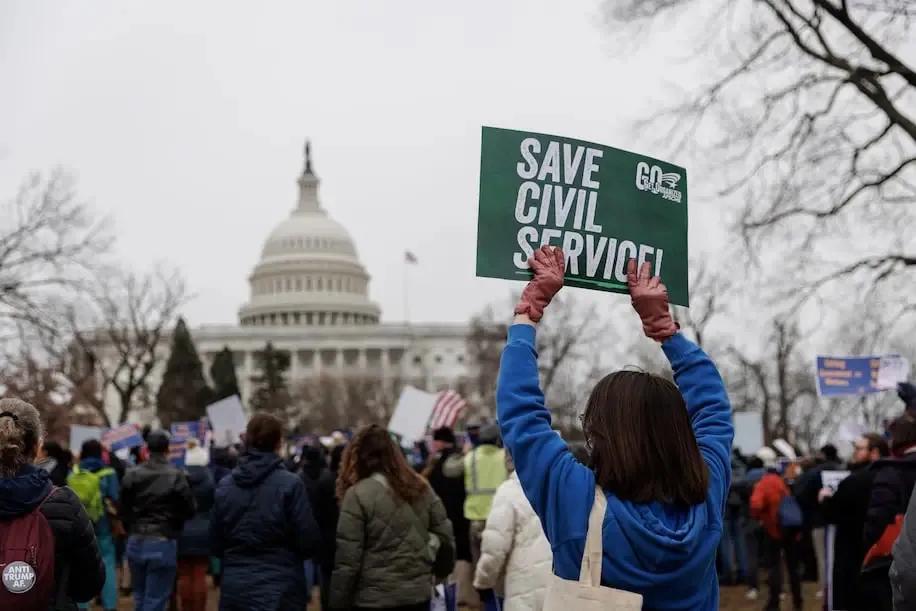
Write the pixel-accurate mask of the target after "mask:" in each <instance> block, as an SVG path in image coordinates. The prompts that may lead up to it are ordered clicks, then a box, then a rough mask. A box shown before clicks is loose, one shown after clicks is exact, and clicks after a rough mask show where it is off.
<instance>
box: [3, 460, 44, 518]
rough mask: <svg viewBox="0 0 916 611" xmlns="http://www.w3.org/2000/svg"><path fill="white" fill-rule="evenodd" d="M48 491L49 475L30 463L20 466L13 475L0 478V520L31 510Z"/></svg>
mask: <svg viewBox="0 0 916 611" xmlns="http://www.w3.org/2000/svg"><path fill="white" fill-rule="evenodd" d="M50 492H51V476H50V475H49V474H48V472H47V471H45V470H44V469H40V468H38V467H35V466H32V465H25V466H24V467H22V469H20V470H19V473H17V474H16V476H15V477H9V478H7V477H3V478H0V520H9V519H11V518H15V517H17V516H21V515H24V514H26V513H28V512H30V511H32V510H33V509H35V508H36V507H37V506H38V505H39V504H40V503H41V502H42V501H43V500H44V499H45V497H46V496H48V494H50Z"/></svg>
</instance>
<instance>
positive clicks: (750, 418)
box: [732, 412, 763, 456]
mask: <svg viewBox="0 0 916 611" xmlns="http://www.w3.org/2000/svg"><path fill="white" fill-rule="evenodd" d="M732 417H733V418H734V420H735V440H734V442H733V443H732V446H733V447H735V448H738V449H739V450H741V453H742V454H743V455H745V456H751V455H753V454H755V453H756V452H757V450H759V449H760V448H762V447H763V416H762V415H761V414H760V412H734V413H733V414H732Z"/></svg>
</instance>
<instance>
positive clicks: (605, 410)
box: [496, 247, 734, 611]
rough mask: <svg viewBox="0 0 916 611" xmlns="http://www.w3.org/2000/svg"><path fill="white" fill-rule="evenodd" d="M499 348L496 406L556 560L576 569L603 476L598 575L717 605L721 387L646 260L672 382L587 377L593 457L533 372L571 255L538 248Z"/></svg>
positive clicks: (648, 301)
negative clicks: (551, 405) (582, 451)
mask: <svg viewBox="0 0 916 611" xmlns="http://www.w3.org/2000/svg"><path fill="white" fill-rule="evenodd" d="M529 262H530V264H531V267H532V269H533V271H534V278H533V279H532V281H531V282H530V283H529V284H528V286H527V287H526V289H525V291H524V292H523V293H522V297H521V300H520V301H519V304H518V306H516V309H515V314H516V317H515V324H514V325H513V326H512V327H511V328H510V330H509V338H508V342H507V344H506V348H505V350H504V352H503V357H502V362H501V365H500V371H499V381H498V387H497V396H496V402H497V410H498V416H499V423H500V427H501V429H502V434H503V439H504V441H505V444H506V446H507V447H508V448H509V451H510V452H511V454H512V456H513V457H514V459H515V464H516V470H517V472H518V477H519V480H520V481H521V483H522V488H523V489H524V491H525V494H526V496H527V497H528V499H529V500H530V501H531V505H532V507H533V508H534V510H535V511H536V512H537V514H538V515H539V516H540V518H541V521H542V523H543V525H544V530H545V533H546V535H547V539H548V540H549V541H550V545H551V548H552V550H553V556H554V572H555V573H556V574H557V576H559V577H561V578H563V579H569V580H576V579H578V577H579V571H580V566H581V563H582V554H583V550H584V546H585V537H586V533H587V529H588V517H589V512H590V511H591V507H592V502H593V500H594V497H595V485H596V484H598V485H600V486H601V489H602V490H603V491H604V493H605V495H606V497H607V511H606V513H605V517H604V524H603V533H602V539H603V544H604V545H603V548H604V557H603V561H602V570H601V582H602V585H605V586H609V587H613V588H618V589H621V590H627V591H630V592H636V593H639V594H641V595H642V596H643V604H644V608H645V609H691V610H694V609H695V610H703V611H707V610H708V611H712V610H714V609H718V606H719V604H718V601H719V589H718V583H717V580H716V562H715V558H716V548H717V546H718V544H719V538H720V536H721V532H722V514H723V509H724V501H725V494H726V492H727V490H728V486H729V479H730V476H731V469H730V463H729V456H730V453H731V443H732V438H733V437H734V428H733V426H732V423H731V408H730V406H729V402H728V397H727V395H726V392H725V386H724V384H723V383H722V379H721V377H720V376H719V372H718V371H717V370H716V367H715V365H714V364H713V362H712V361H711V360H710V359H709V357H708V356H707V355H706V354H705V353H704V352H703V351H702V350H701V349H700V348H699V347H698V346H696V345H695V344H693V343H692V342H690V341H689V340H688V339H687V338H685V337H684V336H682V335H681V334H680V333H679V332H678V328H677V325H675V324H674V322H673V320H672V319H671V315H670V313H669V311H668V294H667V290H666V289H665V286H664V285H663V284H662V283H661V281H660V279H659V278H658V277H655V278H650V270H649V265H648V264H645V265H643V266H642V268H641V269H640V270H639V272H638V273H637V270H636V262H635V261H630V262H629V264H628V268H627V271H628V274H627V275H628V284H629V287H630V295H631V298H632V301H633V306H634V308H635V310H636V312H637V314H639V316H640V318H641V319H642V324H643V331H644V332H645V334H646V336H648V337H649V338H651V339H654V340H656V341H658V342H659V343H660V344H661V347H662V350H663V351H664V353H665V355H666V356H667V357H668V360H669V361H670V362H671V367H672V369H673V370H674V379H675V382H676V383H677V386H675V385H674V384H671V383H670V382H668V381H667V380H665V379H664V378H661V377H659V376H655V375H651V374H647V373H641V372H634V371H619V372H616V373H612V374H610V375H609V376H607V377H606V378H604V379H603V380H601V381H600V382H599V383H598V384H597V385H596V386H595V388H594V389H593V390H592V393H591V397H590V398H589V400H588V404H587V406H586V410H585V414H584V416H583V432H584V434H585V438H586V440H587V443H588V446H589V449H590V452H591V467H590V468H589V467H585V466H583V465H582V464H580V463H579V462H577V461H576V460H575V458H574V457H573V455H572V454H571V453H570V452H569V450H568V449H567V447H566V444H565V443H564V442H563V440H562V439H560V437H558V436H557V434H556V433H555V432H554V431H553V430H552V429H551V420H550V413H549V412H548V410H547V407H546V406H545V404H544V394H543V392H542V391H541V389H540V385H539V381H538V363H537V351H536V347H535V346H536V343H535V334H536V327H537V323H538V321H539V320H540V319H541V316H542V315H543V312H544V308H545V307H546V306H547V304H549V302H550V300H551V299H552V298H553V296H554V295H555V294H556V293H557V291H559V290H560V288H561V287H562V286H563V276H564V272H565V256H564V254H563V252H562V251H561V250H559V249H552V248H550V247H545V248H542V249H541V250H539V251H537V252H536V253H535V255H534V256H533V257H531V258H530V259H529Z"/></svg>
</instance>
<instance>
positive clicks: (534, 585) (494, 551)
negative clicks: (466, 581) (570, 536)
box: [474, 473, 572, 611]
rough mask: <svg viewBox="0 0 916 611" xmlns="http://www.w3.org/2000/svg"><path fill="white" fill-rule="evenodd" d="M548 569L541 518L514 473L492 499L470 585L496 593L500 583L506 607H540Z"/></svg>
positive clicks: (535, 610)
mask: <svg viewBox="0 0 916 611" xmlns="http://www.w3.org/2000/svg"><path fill="white" fill-rule="evenodd" d="M552 570H553V555H552V554H551V552H550V544H549V543H548V542H547V537H545V536H544V530H543V529H542V528H541V521H540V520H539V519H538V517H537V514H535V513H534V509H532V508H531V503H529V502H528V499H527V498H526V497H525V493H524V492H522V486H521V484H520V483H519V481H518V477H517V476H516V475H515V473H513V474H512V475H511V476H510V477H509V479H507V480H506V481H505V482H503V483H502V484H500V486H499V488H498V489H497V490H496V495H495V496H494V497H493V509H491V510H490V516H489V517H488V518H487V526H486V529H485V530H484V532H483V542H482V544H481V548H480V561H479V562H478V563H477V572H476V573H475V574H474V587H475V588H477V589H479V590H487V589H491V588H492V589H495V590H497V592H499V591H500V590H502V588H501V584H502V583H503V581H504V582H505V588H504V590H503V592H504V594H505V599H506V600H505V605H504V606H503V609H505V611H529V610H530V611H540V609H541V608H542V607H543V606H544V595H545V594H546V590H547V584H548V582H549V580H550V575H551V572H552ZM570 611H572V610H570Z"/></svg>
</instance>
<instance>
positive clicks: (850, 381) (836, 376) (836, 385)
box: [817, 356, 887, 397]
mask: <svg viewBox="0 0 916 611" xmlns="http://www.w3.org/2000/svg"><path fill="white" fill-rule="evenodd" d="M880 369H881V357H879V356H819V357H817V393H818V394H819V395H820V396H822V397H848V396H850V395H852V396H858V395H864V394H866V393H874V392H882V391H884V390H887V389H886V388H881V387H879V386H878V371H879V370H880Z"/></svg>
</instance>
